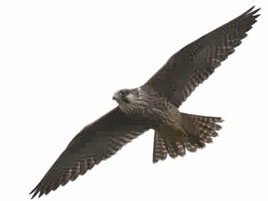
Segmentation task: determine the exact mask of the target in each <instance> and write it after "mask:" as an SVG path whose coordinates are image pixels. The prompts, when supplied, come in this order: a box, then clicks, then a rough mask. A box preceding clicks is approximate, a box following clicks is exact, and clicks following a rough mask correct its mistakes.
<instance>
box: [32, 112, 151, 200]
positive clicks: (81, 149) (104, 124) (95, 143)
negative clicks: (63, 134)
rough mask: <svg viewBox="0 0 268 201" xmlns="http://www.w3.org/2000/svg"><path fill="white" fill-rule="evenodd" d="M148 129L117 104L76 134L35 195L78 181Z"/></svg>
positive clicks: (41, 182) (34, 190) (33, 191)
mask: <svg viewBox="0 0 268 201" xmlns="http://www.w3.org/2000/svg"><path fill="white" fill-rule="evenodd" d="M146 130H147V128H146V126H143V125H141V124H140V122H137V121H134V120H132V119H129V118H128V117H127V116H126V115H125V114H124V113H123V112H122V111H121V110H120V109H119V108H118V107H117V108H115V109H113V110H112V111H110V112H109V113H107V114H106V115H104V116H103V117H101V118H100V119H98V120H97V121H96V122H94V123H92V124H90V125H88V126H86V127H85V128H84V129H83V130H82V131H80V133H79V134H77V135H76V136H75V137H74V139H73V140H72V141H71V142H70V144H69V145H68V146H67V148H66V149H65V150H64V151H63V153H62V154H61V155H60V157H59V158H58V159H57V160H56V162H55V163H54V164H53V165H52V167H51V168H50V169H49V171H48V172H47V173H46V175H45V176H44V177H43V179H42V180H41V181H40V183H39V184H38V185H37V186H36V187H35V188H34V189H33V190H32V192H31V193H33V196H32V198H33V197H35V196H36V195H37V194H38V193H39V197H40V196H42V195H43V194H48V193H49V192H50V191H51V190H55V189H57V188H58V187H59V185H65V184H66V183H67V182H68V181H70V180H72V181H73V180H75V179H76V178H77V177H78V176H79V175H83V174H85V173H86V171H87V170H89V169H91V168H93V166H94V165H96V164H98V163H99V162H101V161H102V160H104V159H106V158H108V157H110V156H111V155H113V154H115V153H116V152H117V151H118V150H119V149H120V148H121V147H122V146H124V145H125V144H126V143H128V142H130V141H131V140H132V139H134V138H135V137H137V136H139V135H140V134H142V133H143V132H144V131H146Z"/></svg>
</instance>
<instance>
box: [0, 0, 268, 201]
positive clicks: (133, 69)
mask: <svg viewBox="0 0 268 201" xmlns="http://www.w3.org/2000/svg"><path fill="white" fill-rule="evenodd" d="M253 5H256V6H257V7H262V10H261V12H260V13H261V14H262V16H261V17H260V18H259V21H258V22H257V23H256V24H255V25H254V28H253V29H252V30H251V31H250V32H249V36H248V37H247V38H246V39H245V40H244V41H243V43H242V45H241V46H239V47H238V48H237V49H236V52H235V53H234V54H233V55H231V56H230V57H229V58H228V60H226V61H225V62H224V63H223V65H222V66H220V68H219V69H217V70H216V73H215V74H213V75H212V76H211V77H210V79H209V80H208V81H206V82H205V83H204V84H202V85H201V86H200V87H198V89H197V90H196V91H195V92H194V93H193V94H192V95H191V97H190V98H189V99H187V101H186V102H185V103H184V104H183V105H182V107H181V111H184V112H187V113H194V114H201V115H202V114H203V115H211V116H221V117H223V118H224V119H225V122H224V123H223V129H222V130H221V131H220V136H219V137H217V138H216V139H215V140H214V143H213V144H210V145H208V146H207V147H206V148H205V149H203V150H199V151H198V152H197V153H187V154H186V156H185V157H183V158H181V157H178V158H177V159H176V160H173V159H167V160H165V161H164V162H159V163H157V164H153V163H152V151H153V131H149V132H147V133H146V134H144V135H143V136H141V137H139V138H138V139H137V140H134V141H133V142H132V143H130V144H128V145H127V146H125V147H124V148H123V150H122V151H119V152H118V154H116V155H115V156H114V157H112V158H110V159H109V160H107V161H105V162H102V163H101V165H98V166H96V167H95V168H94V169H92V170H91V171H89V172H88V173H87V174H86V175H85V176H83V177H79V178H78V179H77V180H76V181H75V182H70V183H68V185H66V186H65V187H60V188H58V189H57V191H55V192H52V193H50V194H49V195H48V196H44V197H42V198H41V200H50V201H51V200H52V201H54V200H76V199H82V200H108V199H109V200H117V201H121V200H131V201H132V200H135V201H136V200H169V201H173V200H183V201H188V200H189V201H191V200H206V201H210V200H213V201H214V200H224V201H226V200H258V201H261V200H268V196H267V180H268V173H267V172H268V165H267V158H268V157H267V154H268V146H267V143H268V142H267V141H268V137H267V136H268V133H267V121H268V120H267V112H268V111H267V102H268V98H267V96H266V95H267V87H268V80H267V73H268V71H267V68H268V66H267V49H266V48H267V44H268V43H267V35H268V32H267V24H268V22H267V20H268V18H267V12H268V11H267V9H268V7H267V6H268V4H267V1H265V0H254V1H253V0H240V1H234V0H231V1H229V0H228V1H227V0H224V1H215V0H214V1H209V0H202V1H178V0H177V1H167V0H165V1H137V0H136V1H132V2H130V1H117V0H113V1H108V0H107V1H94V2H93V1H68V0H64V1H56V0H51V1H50V0H46V1H39V0H32V1H27V0H25V1H14V0H7V1H5V0H3V1H1V3H0V94H1V97H0V122H1V123H0V136H1V141H0V154H1V165H0V170H1V179H0V185H1V193H0V200H3V201H4V200H21V201H24V200H29V199H30V196H29V195H28V193H29V192H30V190H32V188H34V187H35V185H36V184H37V183H38V182H39V181H40V179H41V178H42V176H43V175H44V174H45V173H46V171H47V170H48V169H49V167H50V166H51V165H52V163H53V162H54V161H55V160H56V159H57V157H58V156H59V154H60V153H61V152H62V151H63V150H64V148H65V147H66V145H67V144H68V143H69V141H70V140H71V139H72V138H73V137H74V135H75V134H76V133H77V132H79V131H80V129H82V128H83V127H84V126H85V125H86V124H88V123H90V122H92V121H94V120H95V119H96V118H99V117H100V116H101V115H103V114H104V113H106V112H108V111H109V110H111V109H112V108H114V107H115V106H116V103H115V102H114V101H112V95H113V93H114V91H116V90H118V89H120V88H128V87H129V88H132V87H137V86H140V85H142V84H143V83H144V82H145V81H147V80H148V79H149V78H150V76H152V75H153V74H154V73H155V72H156V71H157V70H158V69H159V68H160V67H161V66H162V65H163V64H164V63H165V62H166V60H167V59H168V58H169V57H170V56H171V55H172V54H173V53H174V52H176V51H177V50H179V49H180V48H182V47H183V46H184V45H186V44H188V43H189V42H191V41H193V40H195V39H197V38H199V37H200V36H202V35H203V34H206V33H207V32H209V31H211V30H213V29H214V28H217V27H218V26H220V25H222V24H224V23H226V22H228V21H229V20H231V19H233V18H235V17H237V16H238V15H240V14H241V13H243V12H244V11H246V10H247V9H249V8H250V7H251V6H253Z"/></svg>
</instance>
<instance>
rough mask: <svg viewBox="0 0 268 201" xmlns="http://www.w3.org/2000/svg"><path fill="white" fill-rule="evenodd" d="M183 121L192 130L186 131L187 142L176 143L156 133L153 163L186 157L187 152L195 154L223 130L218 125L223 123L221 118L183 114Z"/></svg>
mask: <svg viewBox="0 0 268 201" xmlns="http://www.w3.org/2000/svg"><path fill="white" fill-rule="evenodd" d="M181 115H182V119H183V121H187V125H188V126H189V125H190V126H191V129H187V127H186V128H185V129H186V132H187V136H188V138H187V141H183V142H182V141H179V138H178V141H175V140H174V139H169V138H165V137H163V135H161V134H159V133H157V132H155V137H154V152H153V162H154V163H156V162H157V161H159V160H165V159H166V158H167V155H169V156H170V157H172V158H176V157H177V156H184V155H185V154H186V150H188V151H190V152H195V151H196V150H197V149H198V148H203V147H204V146H205V144H206V143H210V142H212V138H213V137H216V136H217V135H218V133H217V131H218V130H220V129H221V126H220V125H219V124H218V123H220V122H222V121H223V120H222V118H220V117H208V116H198V115H192V114H185V113H181Z"/></svg>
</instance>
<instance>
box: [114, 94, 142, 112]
mask: <svg viewBox="0 0 268 201" xmlns="http://www.w3.org/2000/svg"><path fill="white" fill-rule="evenodd" d="M138 99H139V92H138V90H137V89H121V90H119V91H117V92H115V93H114V96H113V100H115V101H116V102H117V103H118V104H119V107H120V108H121V109H122V110H126V109H128V108H129V107H131V106H133V105H135V103H136V102H137V101H138Z"/></svg>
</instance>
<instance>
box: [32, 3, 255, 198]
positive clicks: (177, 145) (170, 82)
mask: <svg viewBox="0 0 268 201" xmlns="http://www.w3.org/2000/svg"><path fill="white" fill-rule="evenodd" d="M253 9H254V7H252V8H251V9H249V10H248V11H246V12H245V13H243V14H242V15H240V16H239V17H237V18H235V19H234V20H232V21H230V22H229V23H227V24H225V25H223V26H221V27H219V28H217V29H215V30H214V31H212V32H210V33H208V34H206V35H204V36H203V37H201V38H200V39H198V40H196V41H194V42H192V43H191V44H189V45H187V46H185V47H184V48H183V49H181V50H180V51H179V52H177V53H176V54H174V55H173V56H172V57H171V58H170V59H169V60H168V61H167V63H166V64H165V65H164V66H163V67H162V68H161V69H160V70H159V71H158V72H157V73H156V74H155V75H154V76H153V77H152V78H151V79H150V80H149V81H148V82H146V83H145V84H144V85H143V86H141V87H139V88H135V89H123V90H120V91H118V92H116V93H115V94H114V97H113V98H114V99H115V100H116V101H117V102H118V104H119V106H118V107H116V108H115V109H113V110H111V111H110V112H108V113H107V114H106V115H104V116H103V117H101V118H100V119H98V120H97V121H95V122H93V123H91V124H90V125H88V126H86V127H85V128H84V129H83V130H82V131H80V132H79V133H78V134H77V135H76V136H75V137H74V139H73V140H72V141H71V142H70V143H69V145H68V146H67V148H66V149H65V150H64V151H63V152H62V154H61V155H60V157H59V158H58V159H57V160H56V162H55V163H54V164H53V165H52V167H51V168H50V169H49V171H48V172H47V173H46V174H45V176H44V177H43V178H42V180H41V181H40V182H39V183H38V185H37V186H36V187H35V188H34V189H33V190H32V191H31V193H33V196H32V197H35V196H36V195H39V197H40V196H42V195H43V194H48V193H49V192H50V191H51V190H56V189H57V188H58V187H59V186H60V185H65V184H66V183H68V181H70V180H71V181H73V180H75V179H76V178H77V177H78V176H79V175H83V174H85V173H86V171H87V170H90V169H91V168H93V167H94V166H95V165H97V164H99V163H100V162H101V161H102V160H105V159H107V158H109V157H110V156H112V155H114V154H115V153H116V152H117V151H118V150H119V149H121V148H122V147H123V146H124V145H125V144H127V143H128V142H130V141H131V140H132V139H134V138H136V137H138V136H139V135H141V134H142V133H144V132H145V131H147V130H148V129H154V130H155V137H154V151H153V162H157V161H159V160H164V159H166V157H167V155H169V156H171V157H172V158H175V157H177V156H184V155H185V154H186V150H188V151H190V152H195V151H197V149H198V148H203V147H204V146H205V144H206V143H210V142H212V138H213V137H216V136H217V131H218V130H219V129H220V128H221V126H220V125H219V124H218V123H220V122H221V121H222V119H221V118H219V117H207V116H199V115H192V114H186V113H181V112H179V110H178V108H179V106H180V105H181V103H182V102H183V101H184V100H185V99H186V98H187V97H188V96H189V95H190V94H191V93H192V92H193V91H194V89H195V88H196V87H197V86H198V85H199V84H200V83H202V82H203V81H204V80H206V79H207V78H208V77H209V76H210V75H211V74H212V73H213V72H214V71H215V69H216V68H217V67H218V66H219V65H220V64H221V62H222V61H223V60H225V59H226V58H227V57H228V56H229V55H230V54H231V53H233V52H234V48H235V47H236V46H238V45H239V44H240V43H241V40H242V39H243V38H245V37H246V35H247V34H246V32H247V31H248V30H250V29H251V27H252V25H253V24H254V23H255V22H256V18H257V17H258V16H259V15H257V14H256V13H257V12H258V10H259V9H257V10H253Z"/></svg>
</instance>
